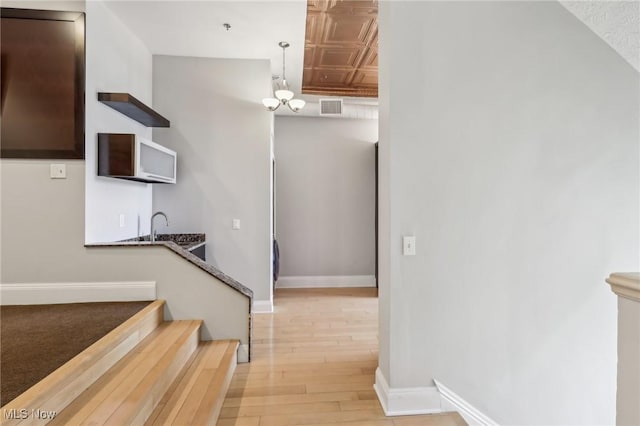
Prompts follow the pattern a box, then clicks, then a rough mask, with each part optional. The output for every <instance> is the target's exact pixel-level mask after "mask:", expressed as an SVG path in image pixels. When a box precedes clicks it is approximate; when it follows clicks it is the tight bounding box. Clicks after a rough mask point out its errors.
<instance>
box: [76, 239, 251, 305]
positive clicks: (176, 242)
mask: <svg viewBox="0 0 640 426" xmlns="http://www.w3.org/2000/svg"><path fill="white" fill-rule="evenodd" d="M204 243H205V235H204V234H160V235H158V238H157V240H156V241H154V242H151V241H149V236H148V235H147V236H144V237H138V238H132V239H130V240H125V241H115V242H112V243H93V244H86V245H85V246H86V247H132V248H133V247H148V246H164V247H166V248H168V249H169V250H171V251H173V252H174V253H176V254H177V255H179V256H181V257H183V258H184V259H186V260H188V261H189V262H191V263H193V264H194V265H196V266H197V267H198V268H200V269H202V270H203V271H205V272H206V273H208V274H210V275H212V276H214V277H216V278H217V279H219V280H220V281H222V282H223V283H225V284H226V285H228V286H229V287H232V288H233V289H235V290H237V291H239V292H240V293H242V294H244V295H245V296H247V297H248V298H249V299H253V291H252V290H251V289H250V288H248V287H245V286H244V285H242V284H240V283H239V282H238V281H236V280H234V279H233V278H231V277H230V276H229V275H227V274H225V273H224V272H222V271H220V270H219V269H218V268H216V267H215V266H213V265H210V264H208V263H207V262H205V261H203V260H202V259H200V258H199V257H197V256H196V255H194V254H192V253H191V252H190V251H189V250H193V249H195V248H197V247H199V246H201V245H202V244H204Z"/></svg>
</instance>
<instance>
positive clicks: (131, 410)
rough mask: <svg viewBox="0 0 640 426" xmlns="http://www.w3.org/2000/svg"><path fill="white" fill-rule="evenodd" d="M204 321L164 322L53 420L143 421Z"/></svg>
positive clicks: (189, 350)
mask: <svg viewBox="0 0 640 426" xmlns="http://www.w3.org/2000/svg"><path fill="white" fill-rule="evenodd" d="M201 324H202V321H172V322H165V323H162V324H161V325H160V326H159V327H158V328H157V329H156V330H154V331H153V332H152V333H151V334H149V336H147V337H146V338H145V339H144V340H143V341H142V342H140V344H139V345H138V346H136V347H135V348H133V349H132V350H131V351H130V352H129V353H128V354H127V355H125V356H124V357H123V358H122V359H121V360H120V361H118V363H116V364H115V365H114V366H113V367H112V368H111V369H109V370H108V371H107V372H106V373H105V374H104V375H103V376H102V377H100V378H99V379H98V380H97V381H96V382H95V383H93V384H92V385H91V386H90V387H89V388H87V389H86V390H85V391H84V392H83V393H82V394H80V396H78V397H77V398H76V399H75V400H74V401H73V402H72V403H71V404H69V405H68V406H67V408H65V409H64V410H62V411H61V412H60V413H59V414H58V416H57V417H56V418H55V420H54V421H53V422H52V423H50V424H54V425H55V424H86V423H91V424H109V423H111V424H121V423H123V422H126V423H130V422H132V421H133V420H134V419H136V421H137V422H138V423H143V422H144V421H145V420H146V417H148V415H149V414H150V413H151V412H152V411H153V407H154V406H155V405H156V404H157V402H158V401H159V399H160V398H161V397H162V395H163V394H164V393H165V391H166V389H167V388H168V387H169V386H170V384H171V382H172V381H173V380H174V379H175V377H176V375H177V374H178V373H179V371H180V370H181V369H182V367H183V366H184V364H185V362H186V361H187V360H188V359H189V357H190V356H191V354H192V353H193V351H194V350H195V348H196V346H197V343H198V339H199V329H200V326H201ZM141 416H142V417H141Z"/></svg>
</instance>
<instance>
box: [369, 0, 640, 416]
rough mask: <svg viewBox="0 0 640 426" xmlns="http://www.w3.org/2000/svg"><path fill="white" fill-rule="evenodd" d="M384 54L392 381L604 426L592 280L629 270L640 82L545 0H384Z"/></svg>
mask: <svg viewBox="0 0 640 426" xmlns="http://www.w3.org/2000/svg"><path fill="white" fill-rule="evenodd" d="M408 46H411V49H410V52H411V53H409V51H408V50H407V47H408ZM380 60H381V64H386V65H383V66H381V78H380V115H381V118H380V126H381V128H380V144H381V148H380V153H381V155H382V156H383V158H382V159H381V165H382V167H384V168H385V169H386V170H383V171H381V178H382V179H383V180H384V181H383V182H381V188H388V191H387V193H386V195H384V196H383V197H381V201H384V200H385V197H386V200H387V201H386V202H387V203H388V205H386V206H382V207H381V209H380V213H381V220H382V221H385V222H386V223H384V224H382V223H381V232H382V234H381V235H385V234H386V233H388V236H389V238H390V245H389V248H390V252H386V251H385V250H381V251H380V254H381V262H382V264H381V265H380V268H381V274H380V286H381V291H380V305H381V326H380V333H381V337H380V342H381V347H380V353H381V355H380V367H381V369H380V371H381V372H382V374H383V375H384V376H385V379H386V381H387V382H388V383H389V384H390V386H391V388H392V389H398V388H420V387H429V386H432V379H434V378H435V379H437V380H439V381H440V382H442V383H443V384H444V385H445V386H447V387H448V388H450V389H451V390H453V391H454V392H455V393H457V394H458V395H460V396H461V397H462V398H463V399H465V400H466V401H467V402H469V403H470V404H471V405H472V406H474V407H476V408H477V409H478V410H479V411H480V412H482V413H484V414H486V415H488V416H489V417H491V418H493V419H494V420H495V421H497V422H498V423H500V424H546V425H551V424H612V423H614V421H615V392H616V368H615V366H616V305H615V299H614V298H612V297H611V294H610V293H609V291H608V289H607V288H606V287H605V286H603V285H602V280H603V278H604V277H606V276H607V274H608V272H609V271H612V270H638V259H639V252H638V246H639V239H638V233H639V229H638V217H639V211H638V208H639V201H640V200H639V197H638V194H639V189H640V188H639V177H640V176H639V164H638V159H639V157H638V155H639V149H638V141H639V136H640V135H639V119H640V110H639V106H638V105H639V100H640V99H639V88H640V87H639V76H638V73H637V72H636V71H635V70H634V69H633V68H632V67H631V66H630V65H629V64H628V63H627V62H626V61H625V60H623V59H622V58H621V57H620V56H618V54H617V53H616V52H615V51H613V50H612V49H611V48H610V47H609V46H607V44H606V43H604V42H603V41H602V40H600V39H599V38H598V37H597V36H596V35H595V34H593V33H592V32H591V31H590V30H589V29H587V28H586V27H585V26H584V25H583V24H582V23H581V22H579V21H578V20H577V19H576V18H575V17H574V16H572V15H571V14H570V13H569V12H567V11H566V10H565V9H564V8H562V6H560V5H559V4H557V3H555V2H389V3H387V4H384V5H383V7H381V9H380ZM407 234H413V235H415V236H416V237H417V245H416V246H417V255H416V256H415V257H403V256H402V255H401V237H402V235H407ZM387 320H388V322H387Z"/></svg>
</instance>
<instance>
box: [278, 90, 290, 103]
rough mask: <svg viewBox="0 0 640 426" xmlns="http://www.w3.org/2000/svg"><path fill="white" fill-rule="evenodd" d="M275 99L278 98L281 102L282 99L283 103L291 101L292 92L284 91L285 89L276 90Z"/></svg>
mask: <svg viewBox="0 0 640 426" xmlns="http://www.w3.org/2000/svg"><path fill="white" fill-rule="evenodd" d="M276 98H278V99H279V100H281V101H282V100H283V99H284V100H285V101H289V100H291V99H293V92H292V91H291V90H286V89H280V90H276Z"/></svg>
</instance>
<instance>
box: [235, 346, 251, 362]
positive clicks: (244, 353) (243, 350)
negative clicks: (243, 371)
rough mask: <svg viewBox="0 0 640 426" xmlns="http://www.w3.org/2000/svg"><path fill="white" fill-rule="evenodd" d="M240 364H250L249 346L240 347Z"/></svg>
mask: <svg viewBox="0 0 640 426" xmlns="http://www.w3.org/2000/svg"><path fill="white" fill-rule="evenodd" d="M238 362H239V363H244V362H249V345H246V344H245V345H240V346H238Z"/></svg>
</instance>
